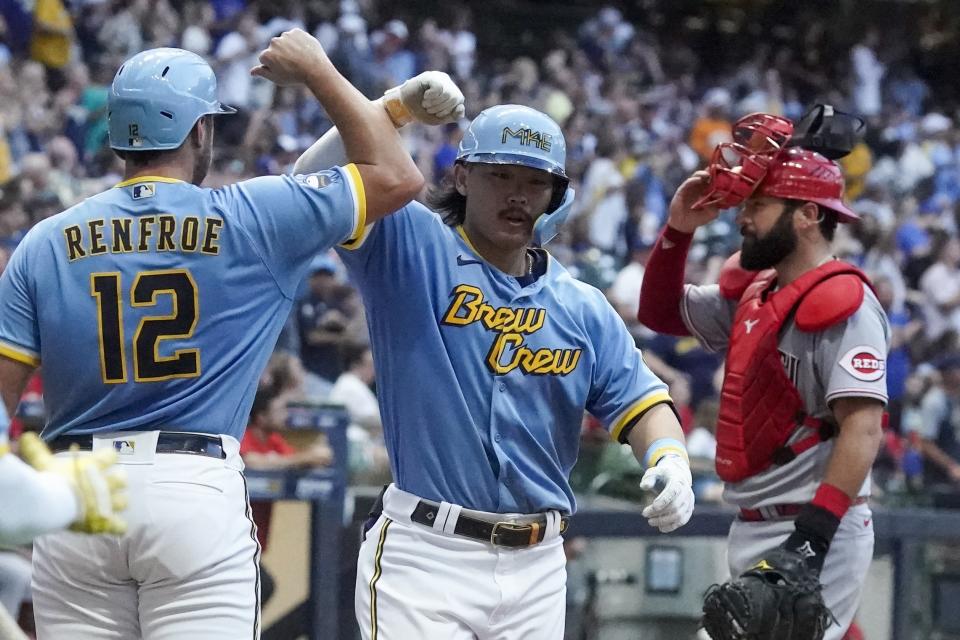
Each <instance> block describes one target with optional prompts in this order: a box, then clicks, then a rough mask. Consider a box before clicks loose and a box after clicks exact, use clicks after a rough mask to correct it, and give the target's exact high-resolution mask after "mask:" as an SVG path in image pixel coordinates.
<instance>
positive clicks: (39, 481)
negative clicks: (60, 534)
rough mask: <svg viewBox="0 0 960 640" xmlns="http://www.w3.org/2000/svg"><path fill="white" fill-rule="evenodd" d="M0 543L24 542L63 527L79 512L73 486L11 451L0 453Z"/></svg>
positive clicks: (13, 543)
mask: <svg viewBox="0 0 960 640" xmlns="http://www.w3.org/2000/svg"><path fill="white" fill-rule="evenodd" d="M0 494H2V495H3V496H4V498H3V503H2V506H0V543H3V544H10V545H17V544H24V543H27V542H29V541H30V540H32V539H33V538H35V537H36V536H38V535H42V534H45V533H50V532H53V531H59V530H62V529H65V528H66V527H68V526H69V525H70V523H72V522H73V521H74V520H76V519H77V518H78V517H79V515H80V511H79V508H80V505H79V503H78V501H77V496H76V494H75V493H74V492H73V489H72V488H71V487H70V485H69V484H67V482H66V481H65V480H64V479H63V478H60V477H58V476H56V475H53V474H51V473H40V472H38V471H36V470H35V469H33V468H32V467H30V466H29V465H27V464H26V463H24V462H23V461H22V460H20V459H19V458H17V457H16V456H14V455H13V454H9V453H8V454H6V455H3V456H0Z"/></svg>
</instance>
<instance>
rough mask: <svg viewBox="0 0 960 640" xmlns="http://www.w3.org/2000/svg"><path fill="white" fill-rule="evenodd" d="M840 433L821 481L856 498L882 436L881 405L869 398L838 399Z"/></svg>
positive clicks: (875, 455) (836, 405) (837, 414)
mask: <svg viewBox="0 0 960 640" xmlns="http://www.w3.org/2000/svg"><path fill="white" fill-rule="evenodd" d="M834 415H835V416H836V418H837V422H838V423H839V425H840V434H839V435H838V436H837V442H836V444H835V445H834V448H833V453H832V454H831V456H830V460H829V461H828V462H827V470H826V473H825V474H824V478H823V481H824V483H826V484H830V485H833V486H835V487H837V488H838V489H840V490H841V491H843V492H844V493H845V494H846V495H847V496H849V497H850V498H851V499H852V498H855V497H856V496H857V494H858V493H859V492H860V488H861V487H862V486H863V482H864V480H866V478H867V475H868V474H869V473H870V469H871V468H872V467H873V462H874V460H875V459H876V457H877V452H878V451H879V450H880V442H881V440H882V439H883V427H882V424H883V405H881V404H880V403H879V402H877V401H876V400H871V399H869V398H840V399H839V400H837V401H836V402H835V403H834Z"/></svg>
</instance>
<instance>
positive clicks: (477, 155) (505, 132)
mask: <svg viewBox="0 0 960 640" xmlns="http://www.w3.org/2000/svg"><path fill="white" fill-rule="evenodd" d="M457 160H458V161H461V162H482V163H484V164H517V165H522V166H524V167H532V168H534V169H542V170H543V171H549V172H550V173H552V174H554V175H555V176H558V177H560V178H563V179H566V177H567V171H566V162H567V143H566V142H565V141H564V139H563V132H562V131H560V125H558V124H557V123H556V122H554V121H553V119H552V118H550V116H548V115H546V114H544V113H540V112H539V111H537V110H536V109H531V108H530V107H524V106H521V105H518V104H502V105H498V106H496V107H490V108H489V109H484V110H483V111H481V112H480V113H479V114H478V115H477V117H476V118H474V119H473V122H471V123H470V126H469V127H468V128H467V130H466V132H465V133H464V134H463V139H462V140H461V141H460V149H459V151H458V152H457Z"/></svg>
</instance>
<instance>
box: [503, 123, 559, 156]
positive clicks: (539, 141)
mask: <svg viewBox="0 0 960 640" xmlns="http://www.w3.org/2000/svg"><path fill="white" fill-rule="evenodd" d="M510 138H512V139H515V140H517V141H518V142H519V143H520V144H521V145H523V146H525V147H529V146H533V147H536V148H537V149H540V150H541V151H550V146H551V145H552V144H553V136H552V135H550V134H549V133H543V132H542V131H534V130H533V129H528V128H526V127H523V128H520V129H518V130H516V131H514V130H513V129H511V128H510V127H504V128H503V132H502V133H501V135H500V144H507V139H510Z"/></svg>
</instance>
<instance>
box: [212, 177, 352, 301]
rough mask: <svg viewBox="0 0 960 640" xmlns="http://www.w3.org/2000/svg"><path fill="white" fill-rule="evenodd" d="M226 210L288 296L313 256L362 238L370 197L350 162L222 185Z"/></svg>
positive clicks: (304, 273) (292, 292)
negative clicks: (293, 174)
mask: <svg viewBox="0 0 960 640" xmlns="http://www.w3.org/2000/svg"><path fill="white" fill-rule="evenodd" d="M219 196H220V198H221V201H220V202H219V204H220V205H222V207H223V209H224V211H226V212H233V213H234V214H235V215H236V216H237V221H238V223H239V226H240V227H241V228H242V229H243V231H244V233H246V235H247V236H248V237H249V239H250V242H251V243H252V245H253V246H254V248H255V250H256V251H258V252H259V254H260V257H261V259H262V260H263V262H264V264H265V265H266V266H267V268H268V269H269V270H270V271H271V273H272V274H273V277H274V279H275V280H276V281H277V283H278V284H279V285H280V287H281V289H282V290H283V291H284V293H286V294H287V295H288V296H292V295H293V294H294V292H295V290H296V287H297V285H298V284H299V282H300V281H301V280H302V279H303V277H304V276H305V275H306V270H307V268H308V266H309V263H310V261H311V260H312V259H313V257H314V256H315V255H316V254H317V253H319V252H321V251H324V250H326V249H329V248H331V247H333V246H334V245H337V244H339V243H341V242H345V241H350V240H351V239H354V238H355V237H357V236H359V234H360V232H361V231H362V230H363V228H364V226H365V220H366V196H365V194H364V190H363V180H362V179H361V178H360V172H359V171H358V170H357V168H356V166H354V165H352V164H349V165H346V166H344V167H336V168H334V169H329V170H325V171H319V172H316V173H309V174H305V175H296V176H266V177H262V178H254V179H252V180H246V181H244V182H241V183H238V184H236V185H232V186H230V187H227V188H225V189H223V190H222V191H221V192H220V193H219Z"/></svg>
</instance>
